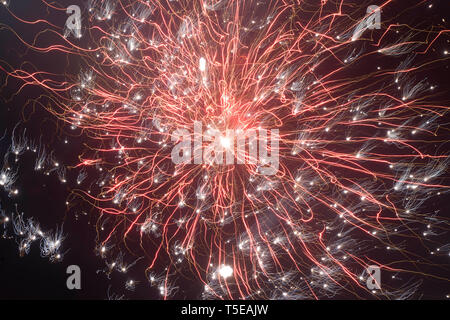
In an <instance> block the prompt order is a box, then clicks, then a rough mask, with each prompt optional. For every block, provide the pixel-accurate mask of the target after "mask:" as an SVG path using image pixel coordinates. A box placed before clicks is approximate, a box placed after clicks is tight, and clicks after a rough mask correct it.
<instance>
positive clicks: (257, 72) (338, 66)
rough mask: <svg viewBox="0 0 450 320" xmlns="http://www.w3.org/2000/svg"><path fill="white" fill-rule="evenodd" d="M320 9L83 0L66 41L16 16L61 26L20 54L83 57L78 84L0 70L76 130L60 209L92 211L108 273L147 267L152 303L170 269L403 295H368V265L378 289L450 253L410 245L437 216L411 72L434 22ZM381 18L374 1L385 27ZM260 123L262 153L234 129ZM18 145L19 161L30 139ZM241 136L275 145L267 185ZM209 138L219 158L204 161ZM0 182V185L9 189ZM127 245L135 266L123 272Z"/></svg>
mask: <svg viewBox="0 0 450 320" xmlns="http://www.w3.org/2000/svg"><path fill="white" fill-rule="evenodd" d="M317 2H318V1H257V0H255V1H253V0H252V1H236V0H231V1H225V0H218V1H214V0H205V1H198V2H192V1H162V2H158V1H138V0H134V1H131V0H120V1H96V0H90V1H88V4H87V6H86V7H85V8H83V10H82V17H83V19H82V28H81V29H80V30H79V32H78V31H77V32H72V31H71V29H70V28H68V27H67V26H66V28H65V29H63V28H58V27H56V26H55V25H54V24H53V23H51V22H50V21H47V20H39V21H24V22H26V23H29V24H33V25H34V24H38V25H40V26H44V27H43V28H42V29H41V30H40V31H42V30H44V31H42V32H46V33H52V34H53V36H54V34H56V35H57V39H56V40H55V41H56V42H55V43H53V44H52V45H48V46H45V45H40V41H38V40H39V34H37V35H36V37H35V38H34V41H32V42H28V41H26V40H23V42H24V43H25V44H26V45H27V46H28V47H29V48H30V49H33V50H35V51H38V52H42V53H46V55H51V54H53V53H55V54H57V53H64V54H67V55H68V56H70V57H71V59H74V60H75V61H78V62H79V73H78V74H77V75H74V74H73V73H71V72H67V71H66V72H65V73H64V75H63V76H62V75H61V74H52V73H47V72H44V71H37V70H31V67H29V68H27V67H23V68H20V69H14V68H11V67H9V66H7V65H5V64H2V65H0V68H1V69H2V70H3V71H4V72H5V73H6V74H7V75H8V77H15V78H19V79H21V80H22V81H23V87H25V86H30V85H33V86H39V87H41V88H43V89H45V91H46V93H47V94H46V95H45V96H43V97H41V98H39V99H36V101H37V102H38V104H39V105H41V106H42V107H44V108H46V109H47V110H48V111H49V112H50V113H51V114H53V115H54V116H55V117H56V118H57V119H59V120H61V121H63V122H64V123H65V124H66V126H67V127H69V128H70V130H72V131H74V132H81V135H82V136H83V139H84V143H85V148H84V149H83V152H82V154H81V155H80V156H79V157H78V159H79V161H78V162H77V163H76V164H75V165H73V166H72V169H71V170H79V174H78V177H77V178H76V181H75V182H76V188H74V189H73V192H72V196H71V198H70V200H69V202H70V203H72V202H75V199H77V198H82V199H83V201H85V202H87V203H89V204H90V206H91V208H92V212H94V214H96V215H97V216H98V223H97V231H98V239H99V243H98V245H97V251H98V253H99V255H100V256H101V257H103V258H104V259H105V261H106V265H107V267H106V269H105V272H106V273H107V274H110V273H111V272H112V271H114V270H116V271H119V272H126V271H127V270H128V268H129V267H131V266H132V265H134V264H135V263H136V262H137V261H145V263H146V265H147V266H146V270H145V272H146V275H147V278H148V281H149V283H150V284H151V285H154V286H155V287H156V288H157V289H158V290H159V292H160V294H161V296H162V297H163V298H168V297H170V296H171V295H172V294H175V293H176V291H177V289H178V286H179V285H178V284H177V283H176V279H177V277H178V276H179V275H184V276H187V277H190V278H192V277H195V278H196V279H198V281H200V282H201V283H202V287H203V288H204V290H203V292H202V293H201V294H202V297H204V298H216V299H228V298H236V299H237V298H239V299H249V298H254V299H256V298H259V299H261V298H271V299H315V298H324V297H334V296H336V295H339V294H340V292H341V291H342V292H344V293H351V294H353V295H355V296H356V297H362V296H367V295H373V296H375V297H385V298H407V297H410V296H411V295H412V294H413V293H414V291H415V289H416V288H417V287H418V285H419V284H420V280H419V281H410V282H403V286H402V288H401V289H399V287H396V288H395V289H391V288H390V287H389V285H386V286H382V288H381V289H380V290H374V291H373V292H372V291H371V290H369V289H367V287H366V279H367V272H366V269H367V267H368V266H370V265H377V266H379V267H381V270H382V272H385V273H386V274H389V275H390V276H392V279H394V278H395V276H396V275H397V274H408V275H409V273H418V272H419V271H417V269H415V268H417V266H412V265H413V264H414V262H413V261H414V260H415V259H416V258H415V256H414V254H413V253H412V251H411V247H410V246H411V244H415V243H422V245H423V246H424V248H425V250H426V251H430V248H433V249H431V250H432V251H434V250H435V249H436V248H439V249H440V251H439V252H440V253H439V254H447V255H448V250H445V246H442V245H441V244H438V245H436V243H434V244H432V245H429V244H425V243H426V242H427V241H428V238H430V237H432V236H433V235H438V234H442V232H444V231H445V230H446V226H447V222H446V220H445V219H443V218H442V217H440V216H438V215H436V214H435V213H434V212H433V211H432V210H426V207H425V209H424V205H426V204H427V201H428V199H430V198H432V197H434V196H436V194H437V193H443V192H446V191H447V190H448V186H447V185H446V183H445V181H444V180H442V178H441V176H442V175H445V173H446V170H447V165H448V155H447V153H446V151H445V149H443V148H439V147H437V146H438V145H442V144H443V142H442V140H445V139H443V138H442V137H441V135H442V134H441V129H440V127H439V126H440V124H445V123H444V120H443V119H444V116H445V115H446V113H447V111H448V106H447V105H446V104H443V103H439V102H436V101H439V93H440V92H441V91H439V89H440V87H439V84H438V83H434V82H433V80H432V79H426V78H425V76H424V74H426V70H427V69H428V68H429V67H430V65H433V64H434V63H435V62H436V60H434V59H433V58H432V57H431V55H430V51H431V49H432V45H433V44H435V43H440V40H441V39H442V38H443V37H444V36H445V35H446V34H448V30H445V28H444V27H441V28H433V29H427V30H421V29H417V28H413V27H410V26H407V25H402V24H396V23H394V21H395V19H394V18H397V17H396V16H391V17H390V18H389V19H388V18H385V19H382V23H381V27H380V28H381V29H382V30H377V29H374V28H369V27H368V21H371V20H373V17H372V15H373V12H372V11H367V10H366V8H368V7H369V5H370V4H371V3H360V2H359V3H358V5H355V4H354V3H347V1H326V0H325V1H321V2H320V3H319V4H318V3H317ZM43 3H44V4H45V5H46V6H48V10H50V11H51V12H56V13H58V12H59V13H65V11H66V9H65V7H63V6H59V5H53V4H50V3H46V2H45V1H43ZM419 5H421V4H420V3H418V4H417V6H419ZM392 7H395V6H394V5H393V4H392V1H385V2H383V3H381V4H380V6H379V7H377V8H378V9H377V10H379V11H380V12H382V14H383V17H387V16H388V14H389V13H392V12H395V11H396V10H397V9H396V8H392ZM410 7H412V6H411V5H410ZM398 12H400V11H398ZM18 19H19V18H18ZM18 37H19V38H20V39H22V38H21V37H20V36H18ZM433 48H434V47H433ZM439 50H440V49H439ZM441 51H442V53H441V54H440V58H439V59H448V58H446V55H447V53H446V52H444V51H443V50H441ZM444 61H448V60H444ZM20 90H22V88H20V89H19V90H18V91H20ZM195 126H198V127H200V128H201V129H200V131H196V130H195ZM198 127H197V128H198ZM177 130H184V132H189V140H188V141H189V148H187V149H183V153H184V155H185V156H187V157H188V160H187V161H185V162H183V163H178V164H175V163H174V161H173V153H172V151H173V150H174V148H176V147H177V145H178V144H179V143H180V136H179V135H177V134H176V132H177ZM263 130H267V131H268V132H269V131H272V132H274V131H273V130H278V131H277V132H279V139H277V143H276V144H274V143H272V144H267V143H265V144H264V143H263V142H264V141H265V138H267V137H265V136H261V134H259V135H258V136H255V139H253V140H252V139H251V137H250V134H248V133H249V132H259V133H261V132H263ZM199 132H200V135H201V136H202V139H200V140H198V134H199ZM272 135H273V133H272ZM242 136H243V137H244V138H248V141H249V146H248V148H249V150H248V152H247V153H244V155H243V156H242V154H239V152H238V150H237V149H236V148H237V144H238V139H239V137H242ZM16 137H19V138H18V139H17V138H16V140H15V141H13V144H12V147H11V148H12V149H11V150H12V153H13V154H15V155H16V156H19V155H20V154H21V153H22V152H23V151H24V148H23V147H24V146H27V145H29V143H27V142H26V141H22V140H24V139H25V138H20V136H18V135H16ZM215 138H216V139H215ZM190 141H194V143H192V144H191V142H190ZM252 143H254V144H258V152H259V155H261V153H265V154H266V155H267V154H274V153H275V152H276V153H277V157H278V159H279V161H278V162H277V167H276V170H275V171H274V173H275V174H271V175H267V174H263V172H264V169H267V166H268V165H269V166H273V163H269V164H268V163H264V161H260V160H261V159H259V160H258V159H257V157H255V156H254V155H252V153H251V152H250V148H251V144H252ZM213 145H214V146H219V147H220V148H221V150H222V151H223V153H220V152H218V153H217V152H216V153H214V156H213V157H207V156H206V155H205V154H207V153H208V150H209V149H208V148H211V146H213ZM35 152H36V153H37V154H38V157H37V161H36V167H35V168H36V170H38V169H40V168H41V167H44V166H45V164H47V163H53V170H54V171H55V172H57V174H58V177H59V178H60V181H61V182H63V183H65V182H66V171H65V170H66V168H65V167H63V166H59V163H58V165H55V163H57V162H56V161H51V160H48V159H49V158H48V157H49V155H47V154H46V153H45V150H41V151H39V152H38V150H35ZM195 155H197V156H198V155H199V157H197V158H196V159H194V158H195ZM226 155H230V157H231V158H236V159H235V161H233V162H232V164H229V162H227V164H225V162H226V161H224V157H225V156H226ZM191 156H192V158H191ZM192 159H194V160H192ZM196 160H197V161H196ZM14 176H15V174H14V173H12V172H11V170H8V172H5V173H2V174H1V176H0V184H1V185H2V186H3V187H4V188H5V190H7V191H8V190H13V189H11V188H12V185H13V184H14ZM17 219H22V218H20V217H18V218H17ZM18 225H19V226H20V225H21V224H18ZM50 240H51V239H50ZM50 240H49V241H50ZM49 243H50V246H49V244H48V243H47V242H45V241H44V242H43V246H45V248H44V251H45V252H47V255H48V256H51V255H52V251H51V249H52V247H51V244H54V243H55V242H54V241H53V242H52V241H50V242H49ZM123 252H132V253H133V254H135V255H138V256H142V258H139V259H138V260H135V261H134V262H132V263H130V264H128V265H127V264H126V262H125V261H124V259H123V258H124V256H123ZM413 269H414V270H413ZM444 281H447V280H444ZM136 285H138V281H136V280H133V279H128V280H127V283H126V284H125V287H126V288H127V289H129V290H134V288H135V286H136ZM394 287H395V285H394Z"/></svg>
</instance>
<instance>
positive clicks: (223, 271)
mask: <svg viewBox="0 0 450 320" xmlns="http://www.w3.org/2000/svg"><path fill="white" fill-rule="evenodd" d="M219 275H220V276H221V277H222V278H224V279H226V278H229V277H231V276H232V275H233V268H232V267H230V266H227V265H223V266H221V267H220V268H219Z"/></svg>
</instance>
